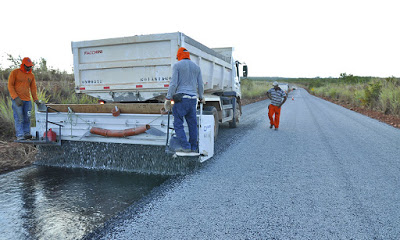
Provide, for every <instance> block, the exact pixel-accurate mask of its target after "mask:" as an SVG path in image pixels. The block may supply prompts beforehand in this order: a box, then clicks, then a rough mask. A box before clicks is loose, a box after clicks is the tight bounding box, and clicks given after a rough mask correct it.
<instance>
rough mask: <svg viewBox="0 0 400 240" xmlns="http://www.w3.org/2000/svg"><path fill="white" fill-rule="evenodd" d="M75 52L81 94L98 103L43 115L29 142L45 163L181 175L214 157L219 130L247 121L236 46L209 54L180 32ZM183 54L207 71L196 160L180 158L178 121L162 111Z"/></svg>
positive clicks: (81, 45) (83, 45) (87, 44)
mask: <svg viewBox="0 0 400 240" xmlns="http://www.w3.org/2000/svg"><path fill="white" fill-rule="evenodd" d="M71 47H72V53H73V63H74V77H75V91H76V93H77V94H87V95H90V96H92V97H95V98H97V99H98V100H99V104H46V107H45V108H41V109H36V113H35V116H36V127H35V128H32V135H33V136H36V138H35V139H34V140H30V142H31V143H33V144H37V145H39V152H38V154H37V163H38V164H43V165H57V166H65V167H87V168H104V169H116V170H131V171H135V172H144V173H156V174H179V173H183V172H185V171H186V170H187V169H190V168H193V166H197V165H198V164H199V163H201V162H204V161H206V160H208V159H210V158H211V157H212V156H213V154H214V141H215V140H216V138H217V136H218V129H219V125H220V124H224V123H226V124H228V125H229V126H230V127H231V128H235V127H237V126H238V124H239V122H240V117H241V114H242V111H241V92H240V77H239V72H240V71H239V69H240V67H241V64H240V62H239V61H235V60H234V59H233V57H232V52H233V48H232V47H227V48H208V47H206V46H205V45H203V44H201V43H200V42H198V41H196V40H194V39H192V38H190V37H189V36H187V35H185V34H183V33H180V32H175V33H163V34H150V35H136V36H131V37H121V38H111V39H101V40H91V41H78V42H72V43H71ZM180 47H185V48H186V49H187V50H188V51H189V52H190V57H191V60H192V61H193V62H195V63H196V64H197V65H198V66H199V67H200V68H201V72H202V78H203V82H204V99H205V101H206V103H205V104H204V105H203V104H198V114H197V115H198V116H197V118H198V131H199V139H198V143H199V152H198V153H194V154H191V156H186V155H179V153H176V152H175V148H176V138H175V137H174V134H175V133H174V129H173V121H174V120H173V116H172V114H170V113H168V114H165V113H163V112H162V111H161V109H162V108H163V103H164V101H165V97H166V94H167V92H168V87H169V83H170V80H171V77H172V66H173V65H174V64H175V63H176V62H177V59H176V53H177V50H178V49H179V48H180ZM246 71H247V70H246ZM246 74H247V73H246ZM184 127H185V132H186V133H188V129H187V124H186V123H185V126H184ZM49 133H50V134H49ZM54 135H56V137H55V138H54V137H53V138H52V139H50V136H54ZM189 155H190V154H189Z"/></svg>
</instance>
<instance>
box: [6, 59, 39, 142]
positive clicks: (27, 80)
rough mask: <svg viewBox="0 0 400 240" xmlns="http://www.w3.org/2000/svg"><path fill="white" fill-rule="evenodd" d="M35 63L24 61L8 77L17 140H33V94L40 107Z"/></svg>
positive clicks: (28, 60)
mask: <svg viewBox="0 0 400 240" xmlns="http://www.w3.org/2000/svg"><path fill="white" fill-rule="evenodd" d="M32 67H33V63H32V61H31V59H30V58H27V57H26V58H24V59H22V64H21V67H20V68H18V69H15V70H13V71H12V72H11V73H10V76H9V77H8V91H9V92H10V95H11V98H12V109H13V112H14V122H15V131H16V136H17V140H24V139H30V138H32V135H31V134H30V132H31V119H30V117H31V111H32V103H31V94H32V98H33V101H34V102H35V103H36V104H37V105H39V104H40V103H39V100H38V96H37V89H36V82H35V76H34V75H33V73H32Z"/></svg>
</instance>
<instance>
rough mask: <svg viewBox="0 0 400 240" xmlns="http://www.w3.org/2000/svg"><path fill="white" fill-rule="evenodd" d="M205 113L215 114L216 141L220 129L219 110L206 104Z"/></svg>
mask: <svg viewBox="0 0 400 240" xmlns="http://www.w3.org/2000/svg"><path fill="white" fill-rule="evenodd" d="M204 115H213V116H214V142H215V141H216V140H217V137H218V130H219V118H218V111H217V109H216V108H215V107H213V106H206V107H204Z"/></svg>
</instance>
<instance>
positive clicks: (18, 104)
mask: <svg viewBox="0 0 400 240" xmlns="http://www.w3.org/2000/svg"><path fill="white" fill-rule="evenodd" d="M14 101H15V104H17V106H18V107H21V106H22V104H24V102H23V101H22V100H21V98H19V97H16V98H15V99H14Z"/></svg>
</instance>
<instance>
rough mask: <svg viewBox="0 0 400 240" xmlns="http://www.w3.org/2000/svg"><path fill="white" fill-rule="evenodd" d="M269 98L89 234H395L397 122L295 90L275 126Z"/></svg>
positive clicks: (399, 210)
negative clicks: (201, 156)
mask: <svg viewBox="0 0 400 240" xmlns="http://www.w3.org/2000/svg"><path fill="white" fill-rule="evenodd" d="M292 96H293V97H294V100H292V99H291V98H292ZM268 104H269V101H268V100H266V101H262V102H258V103H254V104H251V105H248V106H245V107H244V108H243V116H242V119H241V123H240V125H239V127H238V128H236V129H229V128H228V127H227V126H223V127H222V128H221V129H220V136H219V139H218V141H217V142H216V155H215V156H214V157H213V158H212V159H211V160H209V161H208V162H207V163H206V164H205V165H204V166H203V167H202V168H201V169H200V170H198V171H196V172H194V173H192V174H189V175H186V176H184V177H181V178H180V179H179V180H178V181H175V182H174V183H170V184H169V185H168V186H164V188H163V189H162V190H159V192H158V193H154V194H153V196H152V197H151V199H147V200H146V201H144V202H142V203H141V204H139V205H138V206H132V207H131V208H130V209H128V210H127V211H125V212H124V213H122V214H121V215H120V216H119V217H117V218H116V219H114V220H113V221H111V222H108V223H107V224H106V226H105V227H104V228H103V229H100V230H99V231H98V232H97V233H96V234H95V235H92V236H91V238H95V239H400V130H399V129H395V128H393V127H391V126H389V125H387V124H384V123H381V122H379V121H377V120H374V119H371V118H368V117H366V116H363V115H361V114H358V113H356V112H353V111H350V110H347V109H345V108H343V107H340V106H338V105H335V104H332V103H330V102H327V101H324V100H321V99H319V98H316V97H314V96H311V95H309V94H308V93H307V92H306V91H305V90H303V89H298V90H296V91H294V92H292V93H291V95H290V96H289V98H288V100H287V102H286V104H285V105H284V106H283V107H282V114H281V124H280V128H279V130H278V131H274V130H271V129H269V121H268V117H267V106H268ZM160 191H161V192H160Z"/></svg>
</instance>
